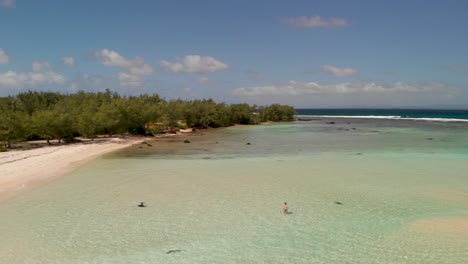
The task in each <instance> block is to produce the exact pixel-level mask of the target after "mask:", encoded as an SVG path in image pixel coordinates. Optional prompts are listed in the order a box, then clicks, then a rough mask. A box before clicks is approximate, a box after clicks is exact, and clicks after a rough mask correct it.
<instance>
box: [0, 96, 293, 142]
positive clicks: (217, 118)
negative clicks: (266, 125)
mask: <svg viewBox="0 0 468 264" xmlns="http://www.w3.org/2000/svg"><path fill="white" fill-rule="evenodd" d="M294 114H295V109H294V108H293V107H291V106H287V105H280V104H272V105H268V106H257V105H249V104H245V103H244V104H226V103H217V102H215V101H213V100H212V99H203V100H181V99H174V100H165V99H163V98H161V97H160V96H159V95H157V94H153V95H147V94H144V95H140V96H121V95H119V94H118V93H116V92H112V91H110V90H108V89H107V90H106V91H105V92H98V93H91V92H84V91H80V92H77V93H74V94H61V93H56V92H35V91H28V92H23V93H20V94H18V95H16V96H9V97H0V141H1V142H4V145H5V147H7V148H9V147H11V143H12V142H15V141H24V140H38V139H43V140H47V142H49V140H52V139H58V140H59V141H62V140H63V141H66V142H72V141H74V140H75V137H78V136H82V137H87V138H95V137H96V136H97V135H104V134H105V135H110V136H112V135H114V134H122V133H133V134H156V133H164V132H173V131H176V130H177V129H181V128H208V127H213V128H216V127H224V126H231V125H234V124H246V125H253V124H259V123H261V122H266V121H274V122H277V121H291V120H293V115H294Z"/></svg>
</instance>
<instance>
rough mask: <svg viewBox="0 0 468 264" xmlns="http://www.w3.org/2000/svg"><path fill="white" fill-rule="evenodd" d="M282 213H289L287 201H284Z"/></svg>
mask: <svg viewBox="0 0 468 264" xmlns="http://www.w3.org/2000/svg"><path fill="white" fill-rule="evenodd" d="M283 214H289V206H288V203H287V202H284V205H283Z"/></svg>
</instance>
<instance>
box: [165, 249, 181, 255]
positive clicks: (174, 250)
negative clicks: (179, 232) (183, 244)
mask: <svg viewBox="0 0 468 264" xmlns="http://www.w3.org/2000/svg"><path fill="white" fill-rule="evenodd" d="M181 251H182V250H180V249H173V250H169V251H168V252H166V254H171V253H177V252H181Z"/></svg>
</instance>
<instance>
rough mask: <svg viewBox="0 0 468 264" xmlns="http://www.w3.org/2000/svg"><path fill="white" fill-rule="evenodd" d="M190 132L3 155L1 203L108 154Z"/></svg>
mask: <svg viewBox="0 0 468 264" xmlns="http://www.w3.org/2000/svg"><path fill="white" fill-rule="evenodd" d="M190 132H192V130H191V129H187V130H182V131H180V132H178V133H176V134H163V135H159V136H155V137H142V136H141V137H138V136H122V137H117V136H116V137H99V138H96V139H94V140H91V139H82V140H81V141H80V142H77V143H71V144H59V145H54V144H53V145H47V143H45V142H34V143H35V144H39V145H41V147H37V148H32V149H27V150H22V149H18V150H11V151H8V152H0V171H1V172H2V175H1V176H0V202H3V201H6V200H8V199H10V198H12V197H15V196H17V195H19V194H21V193H24V192H25V191H28V190H31V189H33V188H34V187H36V186H38V185H41V184H44V183H46V182H50V181H52V180H54V179H56V178H59V177H62V176H64V175H66V174H68V173H70V172H72V171H74V170H76V169H77V168H79V167H80V166H82V165H84V164H86V163H88V162H90V161H92V160H94V159H97V158H99V157H101V156H102V155H104V154H107V153H110V152H114V151H117V150H120V149H124V148H127V147H130V146H132V145H135V144H141V143H143V142H145V141H150V140H155V139H157V138H161V137H168V136H176V135H181V134H186V133H190Z"/></svg>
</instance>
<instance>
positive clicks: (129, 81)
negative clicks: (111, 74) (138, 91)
mask: <svg viewBox="0 0 468 264" xmlns="http://www.w3.org/2000/svg"><path fill="white" fill-rule="evenodd" d="M118 79H119V82H120V85H122V86H124V87H140V86H142V85H143V81H142V80H141V77H140V76H139V75H134V74H130V73H125V72H121V73H119V75H118Z"/></svg>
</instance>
